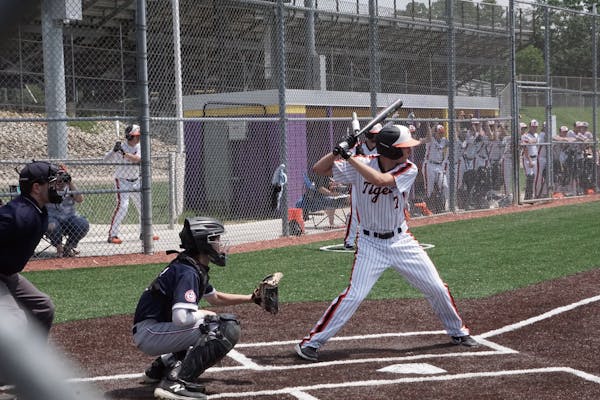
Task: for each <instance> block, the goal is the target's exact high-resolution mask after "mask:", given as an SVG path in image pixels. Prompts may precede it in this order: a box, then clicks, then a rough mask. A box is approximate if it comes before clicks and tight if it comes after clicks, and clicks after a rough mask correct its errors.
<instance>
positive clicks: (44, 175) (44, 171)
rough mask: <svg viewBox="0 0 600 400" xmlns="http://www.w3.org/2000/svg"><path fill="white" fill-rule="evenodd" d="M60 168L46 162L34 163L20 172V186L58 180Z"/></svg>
mask: <svg viewBox="0 0 600 400" xmlns="http://www.w3.org/2000/svg"><path fill="white" fill-rule="evenodd" d="M57 173H58V166H56V165H54V164H50V163H49V162H46V161H32V162H30V163H29V164H27V165H26V166H25V167H23V169H22V170H21V172H19V184H34V183H36V182H37V183H47V182H54V181H55V180H56V174H57Z"/></svg>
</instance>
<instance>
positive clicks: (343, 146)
mask: <svg viewBox="0 0 600 400" xmlns="http://www.w3.org/2000/svg"><path fill="white" fill-rule="evenodd" d="M333 154H335V155H339V156H340V157H342V158H343V159H344V160H347V159H349V158H350V157H351V156H352V153H351V152H350V146H349V145H348V142H341V143H340V144H338V145H337V146H335V147H334V149H333Z"/></svg>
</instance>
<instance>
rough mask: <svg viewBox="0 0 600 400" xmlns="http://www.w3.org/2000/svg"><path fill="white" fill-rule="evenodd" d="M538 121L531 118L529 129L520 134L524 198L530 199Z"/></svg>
mask: <svg viewBox="0 0 600 400" xmlns="http://www.w3.org/2000/svg"><path fill="white" fill-rule="evenodd" d="M537 129H538V122H537V120H535V119H532V120H531V122H530V123H529V130H528V131H527V132H526V133H525V134H524V135H523V136H521V146H522V152H521V158H522V161H523V170H524V171H525V179H526V182H525V200H529V199H532V198H533V196H534V183H535V174H536V172H537V155H538V146H537V143H538V137H537Z"/></svg>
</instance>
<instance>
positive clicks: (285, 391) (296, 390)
mask: <svg viewBox="0 0 600 400" xmlns="http://www.w3.org/2000/svg"><path fill="white" fill-rule="evenodd" d="M547 373H567V374H572V375H575V376H577V377H579V378H582V379H584V380H587V381H590V382H593V383H597V384H600V377H598V376H596V375H592V374H589V373H587V372H584V371H580V370H577V369H573V368H569V367H548V368H532V369H517V370H503V371H486V372H471V373H463V374H447V375H436V376H425V377H406V378H398V379H389V380H366V381H349V382H340V383H324V384H319V385H312V386H297V387H288V388H282V389H275V390H260V391H255V392H235V393H218V394H214V395H210V396H208V399H209V400H213V399H225V398H248V397H257V396H274V395H292V396H296V397H297V396H298V394H300V393H305V392H309V391H318V390H327V389H341V388H344V389H346V388H349V387H363V386H386V385H399V384H404V383H423V382H444V381H453V380H460V379H477V378H496V377H502V376H516V375H530V374H547Z"/></svg>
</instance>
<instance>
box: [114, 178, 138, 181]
mask: <svg viewBox="0 0 600 400" xmlns="http://www.w3.org/2000/svg"><path fill="white" fill-rule="evenodd" d="M119 179H124V180H126V181H127V182H135V181H137V180H138V179H140V178H132V179H129V178H119Z"/></svg>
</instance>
